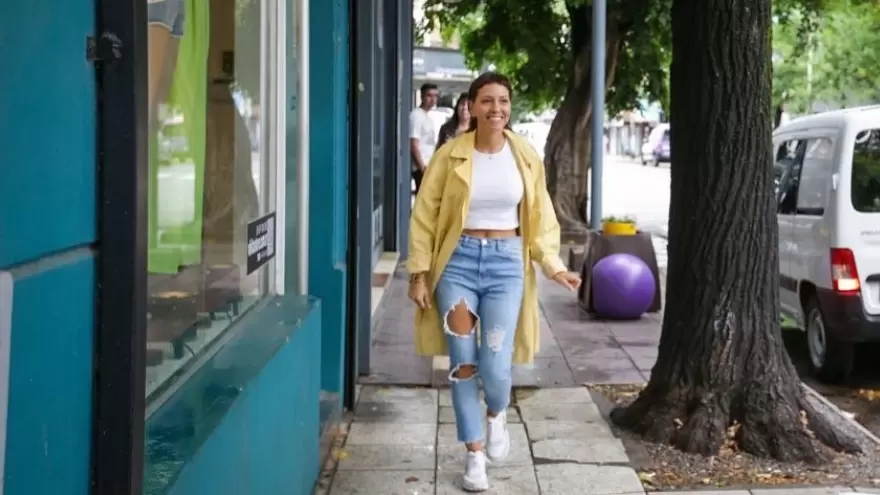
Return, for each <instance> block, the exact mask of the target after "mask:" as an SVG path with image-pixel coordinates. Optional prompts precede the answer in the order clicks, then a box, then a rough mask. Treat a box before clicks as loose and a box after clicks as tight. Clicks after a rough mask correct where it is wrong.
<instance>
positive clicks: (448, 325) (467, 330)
mask: <svg viewBox="0 0 880 495" xmlns="http://www.w3.org/2000/svg"><path fill="white" fill-rule="evenodd" d="M479 320H480V318H479V316H477V314H476V313H475V312H474V311H473V310H472V309H471V308H470V306H468V303H467V301H466V300H465V299H464V298H462V299H461V301H459V302H458V304H455V305H454V306H452V307H451V308H449V311H447V312H446V318H444V325H443V326H444V327H445V330H446V333H448V334H450V335H455V336H457V337H468V336H470V335H473V333H474V332H475V331H476V330H477V323H478V322H479Z"/></svg>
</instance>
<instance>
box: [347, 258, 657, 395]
mask: <svg viewBox="0 0 880 495" xmlns="http://www.w3.org/2000/svg"><path fill="white" fill-rule="evenodd" d="M663 282H664V281H662V280H661V286H663V285H664V284H663ZM407 283H408V282H407V276H406V272H405V270H404V269H403V268H402V266H401V267H398V270H397V272H396V273H395V275H394V279H393V280H392V282H391V285H390V286H389V288H388V290H387V291H386V292H385V295H384V297H383V298H382V301H381V303H380V305H379V308H378V309H377V311H376V314H375V316H374V317H373V348H372V353H371V371H372V372H371V374H370V375H369V376H365V377H362V378H361V380H360V382H361V383H363V384H376V385H409V386H424V387H447V386H448V385H449V384H448V381H447V379H446V375H447V374H448V360H447V359H444V358H435V359H431V358H427V357H422V356H418V355H416V353H415V345H414V330H413V319H414V317H415V308H414V306H413V304H412V302H411V301H410V300H409V299H408V298H407V295H406V291H407ZM538 293H539V296H540V302H541V313H542V318H541V350H540V352H539V353H538V355H537V356H536V357H535V362H534V364H533V365H531V366H515V367H514V370H513V379H514V386H515V387H537V388H553V387H571V386H573V385H580V384H584V383H600V384H610V383H640V382H643V381H646V380H647V378H648V375H649V373H650V369H651V367H652V366H653V364H654V361H655V360H656V359H657V344H658V342H659V340H660V324H661V322H662V317H661V315H660V314H648V315H645V316H643V317H642V319H641V320H638V321H631V322H608V321H602V320H597V319H595V318H593V317H592V316H590V315H588V314H586V313H585V312H583V311H582V310H581V309H580V306H579V305H578V302H577V298H576V296H575V295H574V294H572V293H570V292H568V291H566V290H565V289H563V288H561V287H559V286H557V285H556V284H555V283H553V282H552V281H549V280H545V279H544V278H543V277H540V276H539V282H538ZM664 299H665V298H664Z"/></svg>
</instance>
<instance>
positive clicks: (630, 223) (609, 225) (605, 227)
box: [602, 216, 638, 235]
mask: <svg viewBox="0 0 880 495" xmlns="http://www.w3.org/2000/svg"><path fill="white" fill-rule="evenodd" d="M636 232H638V229H637V228H636V219H635V218H633V217H630V216H621V217H618V216H607V217H605V218H603V219H602V233H603V234H605V235H636Z"/></svg>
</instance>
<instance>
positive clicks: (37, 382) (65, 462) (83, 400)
mask: <svg viewBox="0 0 880 495" xmlns="http://www.w3.org/2000/svg"><path fill="white" fill-rule="evenodd" d="M21 272H23V273H15V274H14V275H16V278H15V283H14V287H13V294H14V295H13V312H12V345H11V359H10V376H9V381H10V384H9V416H8V418H7V429H6V431H7V439H6V466H5V474H6V480H5V492H4V493H5V494H6V495H58V494H62V493H63V494H64V495H80V494H82V495H85V494H88V493H89V455H90V450H91V431H92V430H91V428H92V422H91V414H92V332H93V329H94V325H95V319H94V306H95V304H94V291H95V263H94V258H93V257H92V255H91V253H90V252H89V251H87V250H81V251H79V252H72V253H70V254H68V255H66V256H62V257H58V258H56V259H54V260H53V262H51V263H37V264H35V265H33V266H29V267H28V268H27V269H26V270H21Z"/></svg>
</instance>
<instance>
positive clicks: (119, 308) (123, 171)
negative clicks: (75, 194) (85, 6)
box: [87, 0, 149, 495]
mask: <svg viewBox="0 0 880 495" xmlns="http://www.w3.org/2000/svg"><path fill="white" fill-rule="evenodd" d="M96 21H97V22H96V26H97V29H98V30H99V32H98V33H95V37H94V38H92V39H90V40H89V43H88V45H89V50H88V55H87V56H88V57H89V58H92V59H93V62H94V63H95V65H96V71H97V88H98V94H97V95H96V97H97V112H98V128H97V136H96V138H97V145H98V153H97V156H98V163H97V164H96V165H97V168H98V177H99V179H98V180H99V184H98V190H99V199H100V201H99V205H100V206H99V208H98V211H97V215H98V226H99V236H100V237H99V240H98V244H97V250H98V277H97V280H98V287H97V294H96V295H97V308H96V311H97V322H96V323H97V324H96V329H95V347H94V353H95V354H94V363H95V364H94V384H93V388H92V393H93V416H92V455H91V473H90V474H91V476H90V477H91V492H92V494H93V495H120V494H123V493H124V494H135V495H136V494H139V493H141V491H142V489H143V467H144V416H145V412H146V410H145V407H146V399H145V397H144V393H145V387H146V385H145V373H146V369H145V364H146V324H147V321H146V303H147V301H146V289H147V287H146V277H147V252H146V250H147V240H146V236H147V210H146V208H147V184H148V168H149V164H148V161H147V160H148V126H149V123H148V117H147V115H148V109H147V91H148V88H147V5H146V2H143V1H134V2H118V1H114V0H97V2H96Z"/></svg>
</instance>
